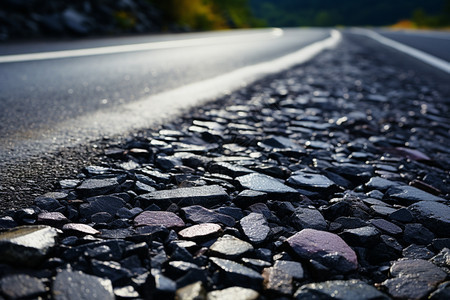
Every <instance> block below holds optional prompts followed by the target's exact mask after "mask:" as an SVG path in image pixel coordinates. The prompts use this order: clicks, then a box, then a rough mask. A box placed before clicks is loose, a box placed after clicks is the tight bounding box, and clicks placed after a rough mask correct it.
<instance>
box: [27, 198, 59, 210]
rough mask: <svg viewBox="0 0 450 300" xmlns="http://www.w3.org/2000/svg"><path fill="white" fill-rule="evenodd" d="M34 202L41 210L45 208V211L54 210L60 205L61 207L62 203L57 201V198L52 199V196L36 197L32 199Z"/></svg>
mask: <svg viewBox="0 0 450 300" xmlns="http://www.w3.org/2000/svg"><path fill="white" fill-rule="evenodd" d="M34 204H35V205H36V206H37V207H39V208H40V209H43V210H47V211H55V210H57V209H59V208H61V207H63V205H62V204H61V203H59V201H58V200H56V199H54V198H49V197H43V196H41V197H37V198H36V199H34Z"/></svg>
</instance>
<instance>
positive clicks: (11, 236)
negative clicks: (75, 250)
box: [0, 225, 58, 267]
mask: <svg viewBox="0 0 450 300" xmlns="http://www.w3.org/2000/svg"><path fill="white" fill-rule="evenodd" d="M57 236H58V232H57V231H56V229H54V228H52V227H49V226H42V225H37V226H20V227H16V228H13V229H9V230H7V231H4V232H0V261H2V262H5V263H12V264H15V265H19V266H24V267H27V266H30V267H34V266H37V265H39V263H41V262H42V261H43V260H44V259H45V258H46V256H47V254H48V253H49V252H50V251H51V250H52V249H53V248H54V247H55V246H56V238H57Z"/></svg>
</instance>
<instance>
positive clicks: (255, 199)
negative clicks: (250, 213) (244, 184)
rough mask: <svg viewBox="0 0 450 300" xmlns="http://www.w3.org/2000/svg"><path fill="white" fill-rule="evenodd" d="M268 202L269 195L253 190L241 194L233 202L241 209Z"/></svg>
mask: <svg viewBox="0 0 450 300" xmlns="http://www.w3.org/2000/svg"><path fill="white" fill-rule="evenodd" d="M266 200H267V193H263V192H258V191H252V190H243V191H242V192H240V193H239V194H238V195H237V196H236V198H234V200H233V202H234V204H236V205H237V206H239V207H243V208H245V207H248V206H250V205H252V204H255V203H263V202H266Z"/></svg>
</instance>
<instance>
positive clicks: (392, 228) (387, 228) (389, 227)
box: [370, 219, 403, 235]
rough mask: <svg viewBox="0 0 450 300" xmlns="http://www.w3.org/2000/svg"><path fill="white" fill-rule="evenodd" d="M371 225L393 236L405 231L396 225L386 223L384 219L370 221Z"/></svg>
mask: <svg viewBox="0 0 450 300" xmlns="http://www.w3.org/2000/svg"><path fill="white" fill-rule="evenodd" d="M370 224H372V225H373V226H375V227H376V228H378V229H380V230H382V231H384V232H386V233H388V234H392V235H397V234H400V233H402V232H403V230H402V229H401V228H400V227H398V226H397V225H395V224H394V223H391V222H389V221H386V220H384V219H374V220H371V221H370Z"/></svg>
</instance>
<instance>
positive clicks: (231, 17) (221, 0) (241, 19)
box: [148, 0, 265, 30]
mask: <svg viewBox="0 0 450 300" xmlns="http://www.w3.org/2000/svg"><path fill="white" fill-rule="evenodd" d="M148 1H149V2H150V3H151V4H153V5H154V6H155V7H156V8H158V9H159V10H160V11H161V12H162V14H163V18H162V19H163V20H164V22H165V27H166V29H169V30H173V29H174V28H170V27H173V26H178V27H179V28H178V29H181V30H183V29H186V30H213V29H225V28H248V27H260V26H264V25H265V23H264V22H263V21H260V20H257V19H256V18H254V17H253V15H252V12H251V9H250V6H249V3H248V0H148Z"/></svg>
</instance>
